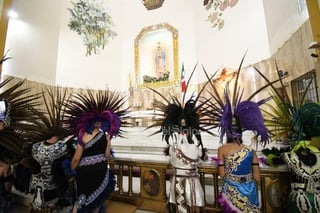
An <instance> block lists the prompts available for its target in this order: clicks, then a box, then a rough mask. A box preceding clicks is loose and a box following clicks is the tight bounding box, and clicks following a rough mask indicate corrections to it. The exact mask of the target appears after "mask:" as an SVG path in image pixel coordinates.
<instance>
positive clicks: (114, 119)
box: [66, 90, 127, 144]
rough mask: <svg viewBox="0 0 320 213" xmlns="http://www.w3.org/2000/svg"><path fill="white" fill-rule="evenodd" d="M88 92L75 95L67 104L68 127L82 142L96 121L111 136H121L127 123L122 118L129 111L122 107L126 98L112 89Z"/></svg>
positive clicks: (79, 141) (80, 142)
mask: <svg viewBox="0 0 320 213" xmlns="http://www.w3.org/2000/svg"><path fill="white" fill-rule="evenodd" d="M87 92H88V94H87V95H83V94H77V95H74V97H73V100H70V101H69V102H68V104H67V106H66V113H67V115H68V118H67V119H66V124H67V128H68V129H69V131H70V132H72V133H73V134H75V135H77V136H78V143H79V144H82V140H81V138H82V136H83V135H84V133H86V132H88V133H92V131H93V129H94V123H96V122H101V126H100V129H101V130H102V131H104V132H107V133H108V134H109V135H110V138H112V137H115V136H120V137H121V136H122V135H121V133H122V131H121V130H120V127H121V126H124V125H125V122H124V121H122V119H121V118H122V117H123V116H124V115H125V114H126V113H127V109H121V108H122V106H123V105H124V103H125V99H124V98H122V97H121V96H120V95H119V94H118V93H115V92H111V91H98V93H96V94H95V95H94V94H93V92H92V91H91V90H88V91H87Z"/></svg>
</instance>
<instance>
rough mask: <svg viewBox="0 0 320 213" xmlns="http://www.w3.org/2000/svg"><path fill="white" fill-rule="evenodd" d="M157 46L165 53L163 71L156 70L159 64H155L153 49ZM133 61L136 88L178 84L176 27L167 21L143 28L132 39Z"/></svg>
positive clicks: (156, 48)
mask: <svg viewBox="0 0 320 213" xmlns="http://www.w3.org/2000/svg"><path fill="white" fill-rule="evenodd" d="M151 46H153V47H151ZM159 48H161V49H162V48H163V50H164V51H163V52H164V55H165V56H164V59H163V60H164V61H165V62H164V63H165V64H166V65H165V68H163V70H165V71H163V72H158V70H157V67H159V66H157V65H156V60H157V59H156V56H155V54H156V52H155V51H156V50H158V49H159ZM159 57H160V56H159ZM151 61H153V62H151ZM134 62H135V85H136V87H137V88H147V87H150V88H157V87H163V86H175V85H178V84H179V73H178V31H177V29H175V28H174V27H173V26H171V25H169V24H168V23H161V24H157V25H151V26H148V27H145V28H143V29H142V30H141V31H140V33H139V34H138V35H137V37H136V38H135V40H134ZM159 73H160V74H159Z"/></svg>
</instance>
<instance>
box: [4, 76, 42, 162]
mask: <svg viewBox="0 0 320 213" xmlns="http://www.w3.org/2000/svg"><path fill="white" fill-rule="evenodd" d="M24 82H25V81H24V80H18V81H16V82H13V77H10V78H7V79H5V80H4V81H2V82H1V83H0V89H1V90H2V92H1V93H0V100H1V102H2V107H1V108H2V113H1V115H2V118H3V119H4V120H3V121H4V123H5V128H4V129H3V130H1V131H0V149H1V153H2V154H3V155H10V156H12V157H14V158H18V157H22V156H23V155H25V154H26V153H25V151H26V148H27V147H28V146H29V145H30V144H31V143H32V137H30V133H32V132H33V131H37V126H36V125H35V121H36V119H37V116H36V115H35V114H34V113H33V111H32V108H34V107H36V106H38V105H39V101H38V98H39V95H37V94H32V93H31V89H30V88H25V87H24ZM1 120H2V119H1Z"/></svg>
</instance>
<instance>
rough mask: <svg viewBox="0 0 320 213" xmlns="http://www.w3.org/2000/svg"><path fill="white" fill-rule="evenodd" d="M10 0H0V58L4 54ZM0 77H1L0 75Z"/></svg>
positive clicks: (0, 68) (0, 69)
mask: <svg viewBox="0 0 320 213" xmlns="http://www.w3.org/2000/svg"><path fill="white" fill-rule="evenodd" d="M11 4H12V0H2V1H1V0H0V9H1V13H0V15H1V19H0V58H1V57H2V56H3V55H4V54H5V50H4V46H5V44H6V38H7V28H8V21H9V17H8V10H9V9H10V7H11ZM1 72H2V65H1V64H0V76H1ZM0 78H1V77H0Z"/></svg>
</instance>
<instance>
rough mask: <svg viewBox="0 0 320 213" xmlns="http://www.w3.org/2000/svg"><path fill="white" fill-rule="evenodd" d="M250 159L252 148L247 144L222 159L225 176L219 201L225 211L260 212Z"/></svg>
mask: <svg viewBox="0 0 320 213" xmlns="http://www.w3.org/2000/svg"><path fill="white" fill-rule="evenodd" d="M252 159H253V149H252V148H251V147H248V146H244V147H243V148H242V149H240V150H239V151H238V152H236V153H233V154H232V155H230V156H227V157H226V158H225V159H224V167H225V171H226V176H225V178H224V183H223V186H222V190H221V193H220V197H219V203H220V204H221V205H222V207H223V208H224V210H225V212H260V210H259V196H258V192H257V188H256V182H255V181H254V180H253V177H252V166H251V164H252Z"/></svg>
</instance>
